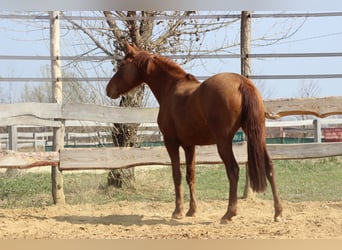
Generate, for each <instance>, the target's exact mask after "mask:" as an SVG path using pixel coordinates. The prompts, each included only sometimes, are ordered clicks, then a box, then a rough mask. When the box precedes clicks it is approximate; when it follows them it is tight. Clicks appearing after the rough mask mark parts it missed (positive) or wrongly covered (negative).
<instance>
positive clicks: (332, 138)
mask: <svg viewBox="0 0 342 250" xmlns="http://www.w3.org/2000/svg"><path fill="white" fill-rule="evenodd" d="M324 141H325V142H342V128H325V129H324Z"/></svg>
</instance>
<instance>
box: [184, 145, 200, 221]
mask: <svg viewBox="0 0 342 250" xmlns="http://www.w3.org/2000/svg"><path fill="white" fill-rule="evenodd" d="M183 149H184V152H185V161H186V181H187V183H188V186H189V191H190V207H189V210H188V212H187V213H186V216H195V214H196V211H197V204H196V193H195V146H188V147H184V148H183Z"/></svg>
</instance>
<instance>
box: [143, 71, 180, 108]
mask: <svg viewBox="0 0 342 250" xmlns="http://www.w3.org/2000/svg"><path fill="white" fill-rule="evenodd" d="M177 82H178V79H174V78H172V77H169V76H168V75H163V77H160V75H159V76H158V77H153V74H152V75H151V77H149V79H148V81H147V82H146V83H147V85H148V86H149V87H150V89H151V91H152V93H153V95H154V96H155V98H156V99H157V101H158V102H159V104H161V103H162V102H163V100H164V99H165V98H166V97H167V96H170V95H172V94H173V93H172V92H173V91H174V89H175V87H176V85H177Z"/></svg>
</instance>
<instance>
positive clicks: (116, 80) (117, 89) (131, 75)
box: [106, 42, 147, 99]
mask: <svg viewBox="0 0 342 250" xmlns="http://www.w3.org/2000/svg"><path fill="white" fill-rule="evenodd" d="M126 49H127V52H126V56H125V58H124V59H123V60H122V61H121V62H120V66H119V67H118V70H117V72H116V73H115V74H114V76H113V77H112V79H111V80H110V81H109V83H108V85H107V88H106V91H107V96H108V97H110V98H112V99H115V98H118V97H119V96H120V95H121V94H124V93H126V92H128V91H129V90H131V89H133V88H134V87H137V86H138V85H140V84H141V83H142V82H143V81H144V79H143V75H142V72H141V70H140V69H139V67H140V65H139V64H138V63H137V62H135V59H136V57H137V56H138V57H141V56H140V54H141V53H146V54H147V52H145V51H143V50H140V49H139V48H138V47H136V46H135V45H133V46H131V45H129V43H128V42H126Z"/></svg>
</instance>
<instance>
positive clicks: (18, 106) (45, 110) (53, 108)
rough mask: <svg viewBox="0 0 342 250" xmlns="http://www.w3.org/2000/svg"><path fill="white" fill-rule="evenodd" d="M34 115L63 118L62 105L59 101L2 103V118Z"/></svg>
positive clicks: (0, 111) (0, 115) (0, 110)
mask: <svg viewBox="0 0 342 250" xmlns="http://www.w3.org/2000/svg"><path fill="white" fill-rule="evenodd" d="M17 116H34V117H39V118H42V119H60V118H62V109H61V105H59V104H57V103H34V102H27V103H13V104H1V105H0V118H1V119H3V118H7V117H17Z"/></svg>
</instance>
